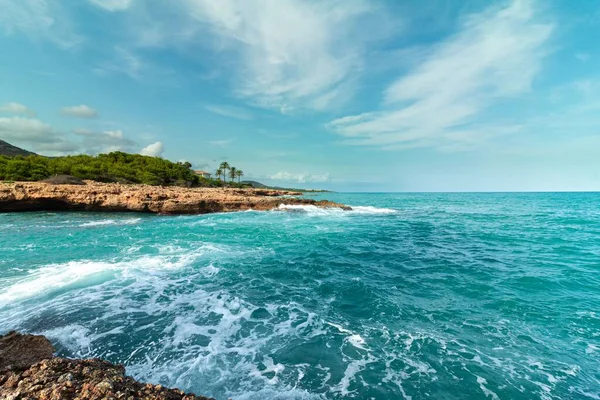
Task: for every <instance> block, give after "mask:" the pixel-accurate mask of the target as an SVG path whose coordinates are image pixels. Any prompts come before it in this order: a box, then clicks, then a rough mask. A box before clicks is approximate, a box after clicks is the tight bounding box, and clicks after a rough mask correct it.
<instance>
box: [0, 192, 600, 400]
mask: <svg viewBox="0 0 600 400" xmlns="http://www.w3.org/2000/svg"><path fill="white" fill-rule="evenodd" d="M324 197H327V198H328V199H331V200H335V201H340V202H343V203H346V204H350V205H355V206H362V207H357V208H356V210H355V211H353V212H341V211H333V210H319V209H314V208H311V207H298V208H293V209H291V210H288V211H287V212H281V211H273V212H243V213H233V214H213V215H201V216H184V217H160V216H147V215H136V214H99V213H98V214H92V213H27V214H3V215H0V333H5V332H6V331H8V330H11V329H18V330H22V331H26V332H33V333H41V334H44V335H46V336H48V337H49V338H51V339H52V340H53V341H54V342H55V343H56V344H57V347H58V351H59V353H60V354H61V355H65V356H73V357H75V356H76V357H103V358H106V359H108V360H111V361H113V362H118V363H123V364H125V365H126V367H127V371H128V372H129V373H130V374H132V375H133V376H135V377H136V378H139V379H142V380H147V381H151V382H156V383H162V384H165V385H168V386H177V387H180V388H182V389H184V390H187V391H194V392H197V393H198V394H204V395H210V396H214V397H216V398H217V399H219V400H220V399H226V398H228V397H231V398H234V399H313V398H314V399H319V398H325V399H337V398H345V397H349V398H357V399H402V398H406V399H410V398H412V399H424V398H435V399H485V398H489V399H598V398H600V194H593V193H588V194H586V193H580V194H566V193H564V194H562V193H561V194H327V195H326V196H324Z"/></svg>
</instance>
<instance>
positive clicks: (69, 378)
mask: <svg viewBox="0 0 600 400" xmlns="http://www.w3.org/2000/svg"><path fill="white" fill-rule="evenodd" d="M53 352H54V348H53V347H52V345H51V344H50V342H49V341H48V339H46V338H45V337H44V336H33V335H21V334H18V333H16V332H11V333H9V334H8V335H5V336H0V399H44V400H59V399H61V400H62V399H65V400H71V399H80V400H96V399H127V400H133V399H136V400H137V399H157V400H159V399H160V400H162V399H164V400H167V399H168V400H178V399H181V400H211V399H209V398H207V397H202V396H196V395H193V394H186V393H184V392H182V391H181V390H177V389H167V388H164V387H163V386H161V385H152V384H143V383H140V382H137V381H136V380H135V379H133V378H131V377H128V376H125V368H124V367H123V366H122V365H114V364H111V363H109V362H107V361H103V360H99V359H93V360H71V359H66V358H59V357H52V353H53Z"/></svg>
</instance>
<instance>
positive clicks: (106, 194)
mask: <svg viewBox="0 0 600 400" xmlns="http://www.w3.org/2000/svg"><path fill="white" fill-rule="evenodd" d="M2 150H6V151H5V152H4V154H0V181H1V182H2V183H1V184H0V212H14V211H41V210H55V211H58V210H60V211H67V210H68V211H115V212H116V211H134V212H146V213H156V214H167V215H173V214H204V213H212V212H230V211H243V210H250V209H252V210H271V209H275V208H277V207H278V206H279V205H281V204H285V205H314V206H317V207H336V208H342V209H346V210H347V209H349V207H347V206H344V205H341V204H336V203H333V202H329V201H315V200H312V199H306V198H301V197H299V196H302V195H303V192H304V191H303V190H301V189H300V190H298V189H293V190H291V189H285V188H269V187H267V186H265V185H262V184H260V183H258V182H255V181H250V182H242V181H241V177H242V176H243V175H244V173H243V171H242V170H240V169H237V168H235V167H233V166H231V165H230V164H229V163H228V162H222V163H221V164H220V166H219V168H218V169H217V171H216V172H215V174H214V176H213V174H211V173H209V172H206V171H199V170H193V169H192V164H191V163H189V162H171V161H169V160H165V159H163V158H159V157H149V156H143V155H139V154H128V153H123V152H112V153H108V154H100V155H97V156H90V155H75V156H63V157H45V156H40V155H37V154H33V153H30V152H27V151H26V150H22V149H19V148H17V147H15V146H12V145H9V144H8V143H6V142H2V143H0V151H2ZM228 178H229V180H228ZM236 180H237V181H236ZM309 191H314V190H309ZM280 196H286V197H285V198H283V197H280Z"/></svg>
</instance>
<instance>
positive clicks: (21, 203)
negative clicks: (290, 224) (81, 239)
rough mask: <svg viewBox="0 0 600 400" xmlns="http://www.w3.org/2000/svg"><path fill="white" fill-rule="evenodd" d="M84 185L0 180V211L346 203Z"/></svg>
mask: <svg viewBox="0 0 600 400" xmlns="http://www.w3.org/2000/svg"><path fill="white" fill-rule="evenodd" d="M85 183H86V185H68V184H67V185H64V184H61V185H55V184H51V183H42V182H17V183H8V184H7V183H4V184H0V212H13V211H42V210H43V211H67V210H73V211H134V212H146V213H155V214H171V215H175V214H206V213H214V212H230V211H244V210H259V211H264V210H272V209H274V208H277V207H278V206H279V205H280V204H286V205H314V206H317V207H323V208H331V207H335V208H341V209H344V210H348V209H350V208H349V207H347V206H344V205H342V204H337V203H333V202H329V201H315V200H312V199H305V198H296V197H285V198H282V197H280V196H300V195H302V193H299V192H292V191H286V190H272V189H235V188H183V187H171V186H169V187H161V186H147V185H124V184H119V183H99V182H93V181H86V182H85Z"/></svg>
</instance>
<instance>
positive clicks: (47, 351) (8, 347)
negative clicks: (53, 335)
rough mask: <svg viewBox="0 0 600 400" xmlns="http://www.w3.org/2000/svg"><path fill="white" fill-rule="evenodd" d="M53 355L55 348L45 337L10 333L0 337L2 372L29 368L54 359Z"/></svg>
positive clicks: (0, 364) (0, 368)
mask: <svg viewBox="0 0 600 400" xmlns="http://www.w3.org/2000/svg"><path fill="white" fill-rule="evenodd" d="M53 353H54V347H52V344H51V343H50V341H48V339H46V338H45V337H44V336H34V335H21V334H20V333H17V332H14V331H13V332H9V333H8V334H7V335H4V336H0V372H1V371H4V370H10V369H14V370H18V369H25V368H29V367H30V366H31V365H33V364H35V363H37V362H40V361H42V360H45V359H48V358H52V354H53Z"/></svg>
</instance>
